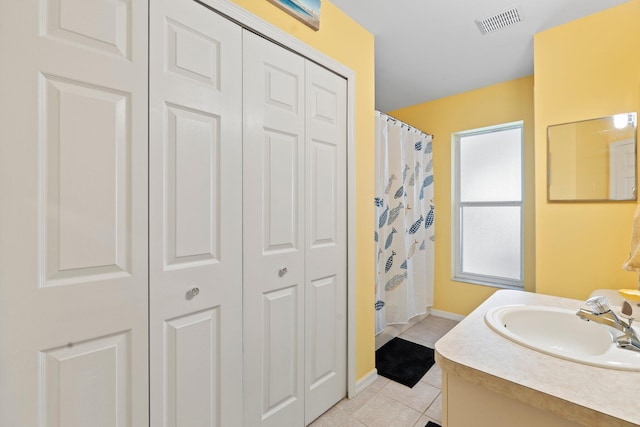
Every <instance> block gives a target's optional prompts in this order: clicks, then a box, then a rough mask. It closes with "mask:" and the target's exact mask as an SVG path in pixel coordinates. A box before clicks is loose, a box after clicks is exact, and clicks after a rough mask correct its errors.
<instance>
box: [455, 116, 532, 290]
mask: <svg viewBox="0 0 640 427" xmlns="http://www.w3.org/2000/svg"><path fill="white" fill-rule="evenodd" d="M522 126H523V123H522V122H515V123H507V124H504V125H498V126H491V127H488V128H482V129H474V130H470V131H464V132H458V133H455V134H453V138H452V139H453V148H454V156H453V159H454V168H453V170H454V185H453V193H454V194H453V200H454V204H455V206H454V209H453V216H454V218H453V221H452V223H453V232H452V236H453V242H452V248H453V249H452V250H453V256H452V259H453V280H457V281H462V282H469V283H477V284H482V285H490V286H498V287H510V288H522V287H523V282H524V280H523V277H524V276H523V262H524V261H523V260H524V257H523V228H524V227H523V219H524V203H523V169H524V168H523V155H522V153H523V145H522V144H523V143H522V141H523V136H522Z"/></svg>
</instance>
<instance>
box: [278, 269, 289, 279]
mask: <svg viewBox="0 0 640 427" xmlns="http://www.w3.org/2000/svg"><path fill="white" fill-rule="evenodd" d="M288 272H289V270H287V267H282V268H281V269H280V271H278V276H280V277H282V276H284V275H285V274H287V273H288Z"/></svg>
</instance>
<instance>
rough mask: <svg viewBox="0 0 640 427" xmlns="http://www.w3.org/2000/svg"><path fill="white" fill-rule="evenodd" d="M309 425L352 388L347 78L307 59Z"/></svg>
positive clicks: (307, 362) (307, 367)
mask: <svg viewBox="0 0 640 427" xmlns="http://www.w3.org/2000/svg"><path fill="white" fill-rule="evenodd" d="M306 94H307V99H306V146H307V159H306V189H307V191H306V234H307V240H306V245H305V251H306V276H305V287H306V288H305V294H306V305H305V324H306V334H305V341H306V345H305V365H306V370H305V373H306V376H305V423H306V424H309V423H311V422H312V421H313V420H314V419H315V418H317V417H318V416H319V415H321V414H322V413H323V412H325V411H326V410H327V409H329V408H330V407H331V406H333V405H334V404H336V403H337V402H338V401H340V399H342V398H343V397H344V396H345V395H346V392H347V384H346V378H347V375H346V373H347V362H346V354H347V335H346V333H347V252H346V249H347V243H346V239H347V222H346V218H347V209H346V186H347V182H346V176H347V164H346V156H347V144H346V141H347V127H346V103H347V101H346V81H345V79H343V78H342V77H340V76H338V75H336V74H334V73H332V72H330V71H328V70H326V69H324V68H322V67H320V66H318V65H315V64H313V63H310V62H307V64H306Z"/></svg>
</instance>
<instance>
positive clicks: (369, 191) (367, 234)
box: [232, 0, 375, 379]
mask: <svg viewBox="0 0 640 427" xmlns="http://www.w3.org/2000/svg"><path fill="white" fill-rule="evenodd" d="M232 1H233V2H234V3H236V4H237V5H239V6H240V7H242V8H244V9H246V10H247V11H249V12H251V13H253V14H255V15H257V16H258V17H260V18H262V19H263V20H265V21H267V22H269V23H271V24H272V25H274V26H276V27H279V28H280V29H281V30H283V31H286V32H288V33H289V34H291V35H292V36H294V37H296V38H298V39H299V40H301V41H302V42H304V43H306V44H308V45H309V46H311V47H313V48H315V49H317V50H318V51H320V52H322V53H324V54H325V55H327V56H329V57H331V58H333V59H335V60H337V61H338V62H340V63H342V64H344V65H346V66H347V67H349V68H350V69H352V70H353V71H355V74H356V99H355V104H356V113H355V125H356V126H355V131H356V148H355V149H356V185H357V194H356V217H357V222H356V224H355V227H356V252H357V258H356V378H357V379H361V378H362V377H364V376H365V375H367V374H368V373H369V372H370V371H371V370H372V369H374V367H375V354H374V351H375V336H374V308H373V303H374V299H375V298H374V296H375V295H374V264H373V262H374V255H373V253H374V245H373V230H374V221H373V217H374V215H373V186H374V183H373V165H374V144H373V141H374V139H373V138H374V108H375V107H374V80H373V70H374V62H373V58H374V53H373V36H372V35H371V34H370V33H369V32H367V31H366V30H365V29H364V28H362V27H361V26H360V25H358V24H357V23H356V22H355V21H353V20H352V19H351V18H349V17H348V16H347V15H345V14H344V13H342V11H340V10H339V9H338V8H336V7H335V6H334V5H333V4H332V3H331V2H330V1H328V0H322V8H321V12H320V30H319V31H314V30H312V29H311V28H309V27H307V26H306V25H304V24H302V23H301V22H299V21H297V20H296V19H294V18H293V17H291V16H290V15H288V14H287V13H285V12H283V11H282V10H280V9H279V8H278V7H276V6H274V5H273V4H271V3H269V2H268V1H266V0H232Z"/></svg>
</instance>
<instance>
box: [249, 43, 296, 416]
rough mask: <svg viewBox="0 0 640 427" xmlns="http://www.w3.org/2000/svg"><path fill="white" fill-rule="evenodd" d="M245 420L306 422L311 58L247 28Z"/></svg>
mask: <svg viewBox="0 0 640 427" xmlns="http://www.w3.org/2000/svg"><path fill="white" fill-rule="evenodd" d="M243 49H244V50H243V57H244V70H243V100H244V115H243V123H244V124H243V126H244V133H243V152H244V155H243V200H244V203H243V244H244V246H243V259H244V270H243V271H244V296H243V300H244V303H243V311H244V321H243V328H244V334H243V335H244V383H245V386H244V399H245V409H244V414H245V425H251V426H273V427H281V426H289V425H291V426H294V425H301V424H302V423H303V420H304V362H303V360H304V359H303V356H304V232H305V229H304V227H305V226H304V213H303V209H304V167H305V164H304V156H305V147H304V138H305V134H304V127H305V123H304V97H303V95H304V59H303V58H301V57H299V56H297V55H295V54H293V53H291V52H289V51H287V50H285V49H283V48H281V47H279V46H277V45H275V44H273V43H270V42H269V41H267V40H265V39H262V38H261V37H259V36H256V35H255V34H252V33H249V32H246V31H245V32H244V44H243Z"/></svg>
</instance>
